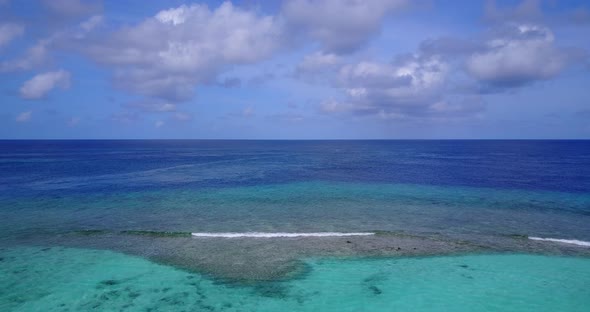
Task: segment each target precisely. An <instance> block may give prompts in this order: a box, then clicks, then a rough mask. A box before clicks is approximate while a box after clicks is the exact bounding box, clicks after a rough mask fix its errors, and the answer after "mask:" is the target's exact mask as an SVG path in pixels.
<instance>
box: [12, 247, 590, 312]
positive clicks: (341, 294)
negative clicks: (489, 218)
mask: <svg viewBox="0 0 590 312" xmlns="http://www.w3.org/2000/svg"><path fill="white" fill-rule="evenodd" d="M0 257H1V259H2V260H1V261H2V265H1V266H0V274H1V276H2V277H3V281H2V284H1V285H0V310H3V311H82V310H84V311H93V310H96V311H123V310H124V311H279V310H282V311H441V310H447V311H475V310H477V311H587V307H588V305H590V289H588V287H587V286H588V285H589V284H590V259H588V258H576V257H556V256H551V257H549V256H536V255H524V254H512V255H465V256H448V257H410V258H382V259H366V258H365V259H338V258H316V259H307V260H306V261H305V263H306V268H307V269H306V270H305V273H303V274H301V275H300V276H298V277H296V278H292V279H288V280H284V281H281V282H256V283H250V284H241V283H227V282H223V281H219V280H216V279H214V278H211V277H206V276H203V275H200V274H196V273H189V272H186V271H183V270H178V269H175V268H173V267H169V266H165V265H160V264H155V263H152V262H150V261H147V260H145V259H142V258H137V257H132V256H127V255H124V254H120V253H114V252H111V251H101V250H88V249H73V248H62V247H51V248H47V247H27V248H10V249H3V250H2V251H0Z"/></svg>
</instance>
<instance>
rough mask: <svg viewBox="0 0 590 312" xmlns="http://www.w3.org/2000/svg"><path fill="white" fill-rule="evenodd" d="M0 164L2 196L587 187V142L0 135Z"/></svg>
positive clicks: (589, 174)
mask: <svg viewBox="0 0 590 312" xmlns="http://www.w3.org/2000/svg"><path fill="white" fill-rule="evenodd" d="M182 166H191V167H185V168H184V169H185V170H186V172H187V173H186V174H182V173H179V174H178V175H177V176H176V177H175V178H174V179H168V180H163V181H162V180H158V179H151V180H150V179H143V180H138V179H135V180H133V179H131V180H130V179H126V177H125V176H124V174H134V173H141V172H146V171H149V170H168V169H175V168H174V167H178V168H183V167H182ZM216 171H217V172H218V173H219V174H218V175H215V172H216ZM0 172H2V176H1V177H0V185H1V188H0V194H2V195H17V194H21V195H22V194H24V195H27V194H30V192H42V191H50V192H51V193H52V194H55V193H56V192H58V193H62V192H64V193H69V192H86V191H99V192H105V191H109V189H110V188H113V189H117V190H121V189H122V188H123V189H125V190H145V189H162V188H175V187H191V188H194V187H197V188H198V187H233V186H247V185H260V184H277V183H291V182H305V181H338V182H360V183H407V184H422V185H441V186H472V187H486V188H496V189H523V190H545V191H559V192H573V193H586V192H590V141H523V140H517V141H488V140H486V141H472V140H471V141H228V140H212V141H200V140H147V141H144V140H137V141H0ZM43 182H46V183H47V184H45V185H44V186H40V185H39V183H43ZM130 182H131V183H130ZM68 183H71V185H72V186H74V187H69V186H68ZM48 184H51V185H48Z"/></svg>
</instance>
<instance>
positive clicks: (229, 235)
mask: <svg viewBox="0 0 590 312" xmlns="http://www.w3.org/2000/svg"><path fill="white" fill-rule="evenodd" d="M191 235H192V236H193V237H208V238H291V237H345V236H370V235H375V233H372V232H351V233H346V232H344V233H343V232H315V233H282V232H277V233H267V232H243V233H233V232H226V233H208V232H205V233H191Z"/></svg>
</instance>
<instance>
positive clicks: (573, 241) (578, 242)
mask: <svg viewBox="0 0 590 312" xmlns="http://www.w3.org/2000/svg"><path fill="white" fill-rule="evenodd" d="M529 239H531V240H536V241H544V242H555V243H564V244H571V245H577V246H584V247H590V242H586V241H581V240H577V239H560V238H545V237H534V236H529Z"/></svg>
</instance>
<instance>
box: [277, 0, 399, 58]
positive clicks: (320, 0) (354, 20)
mask: <svg viewBox="0 0 590 312" xmlns="http://www.w3.org/2000/svg"><path fill="white" fill-rule="evenodd" d="M406 3H407V1H406V0H347V1H341V0H291V1H287V2H286V3H285V5H284V7H283V14H284V16H285V19H286V20H287V22H288V23H289V25H291V28H292V29H293V30H303V31H304V32H306V33H307V34H308V35H309V36H310V37H311V38H313V39H315V40H317V41H318V42H319V43H320V44H321V46H322V49H323V50H325V51H329V52H335V53H346V52H351V51H354V50H356V49H358V48H360V47H361V46H362V45H364V44H365V43H367V42H368V41H369V39H370V38H371V37H372V36H374V35H375V34H376V33H378V32H379V30H380V28H381V23H382V21H383V19H384V18H385V17H386V16H387V15H388V14H389V13H391V12H392V11H394V10H396V9H399V8H401V7H403V6H404V5H406Z"/></svg>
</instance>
